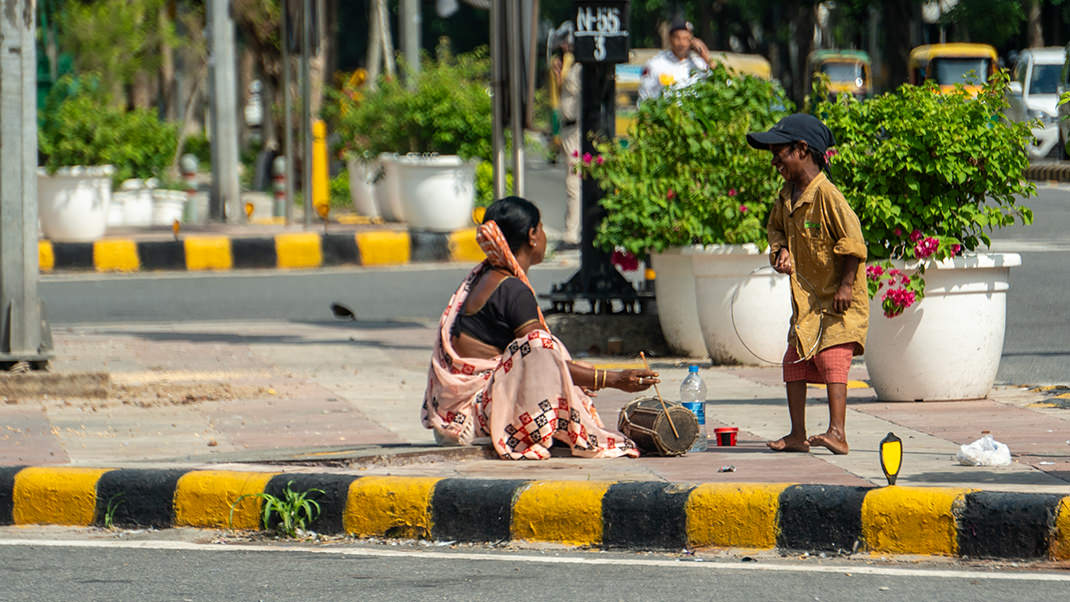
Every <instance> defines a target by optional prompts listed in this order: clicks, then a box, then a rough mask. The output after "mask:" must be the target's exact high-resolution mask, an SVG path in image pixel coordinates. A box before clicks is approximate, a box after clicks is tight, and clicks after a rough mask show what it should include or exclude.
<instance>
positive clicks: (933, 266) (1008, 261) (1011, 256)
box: [892, 253, 1022, 270]
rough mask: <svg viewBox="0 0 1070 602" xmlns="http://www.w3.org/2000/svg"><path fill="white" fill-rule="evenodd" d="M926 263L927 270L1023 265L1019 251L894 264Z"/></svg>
mask: <svg viewBox="0 0 1070 602" xmlns="http://www.w3.org/2000/svg"><path fill="white" fill-rule="evenodd" d="M922 263H924V264H925V269H926V270H961V269H970V268H977V269H992V268H1015V267H1018V266H1020V265H1022V256H1021V255H1019V254H1018V253H966V254H964V255H959V256H957V257H950V258H948V259H941V260H940V261H933V260H931V259H927V260H923V261H917V260H915V261H910V262H906V261H903V260H900V259H893V260H892V265H894V266H896V267H898V268H899V269H904V270H916V269H918V267H919V266H920V265H921V264H922Z"/></svg>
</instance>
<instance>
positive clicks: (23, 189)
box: [0, 0, 52, 369]
mask: <svg viewBox="0 0 1070 602" xmlns="http://www.w3.org/2000/svg"><path fill="white" fill-rule="evenodd" d="M34 11H35V2H33V0H0V14H3V15H4V17H3V18H0V153H3V157H4V160H3V161H0V257H2V258H3V261H0V368H3V369H12V368H16V367H18V366H23V367H24V368H44V367H45V366H46V364H47V362H48V360H49V359H50V358H51V357H52V335H51V332H50V330H49V328H48V324H47V323H46V322H45V319H44V307H43V305H42V303H41V300H40V298H39V297H38V294H37V279H38V248H37V246H38V245H37V48H36V45H35V40H34V21H35V15H34Z"/></svg>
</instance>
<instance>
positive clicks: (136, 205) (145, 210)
mask: <svg viewBox="0 0 1070 602" xmlns="http://www.w3.org/2000/svg"><path fill="white" fill-rule="evenodd" d="M115 196H116V197H117V198H118V200H119V203H120V204H122V206H123V225H124V226H134V227H138V228H142V227H147V226H151V225H152V189H151V188H149V187H148V186H147V185H146V183H145V180H139V179H130V180H124V181H123V183H122V184H120V185H119V190H118V192H116V193H115Z"/></svg>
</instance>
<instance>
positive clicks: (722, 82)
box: [581, 65, 789, 256]
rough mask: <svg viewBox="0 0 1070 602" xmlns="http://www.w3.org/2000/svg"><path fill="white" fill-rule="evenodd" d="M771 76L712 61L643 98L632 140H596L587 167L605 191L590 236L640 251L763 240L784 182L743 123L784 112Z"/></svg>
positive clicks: (758, 126)
mask: <svg viewBox="0 0 1070 602" xmlns="http://www.w3.org/2000/svg"><path fill="white" fill-rule="evenodd" d="M788 105H789V101H788V100H787V99H786V98H785V96H784V92H783V90H782V89H780V87H779V86H777V85H776V84H774V83H771V82H768V81H765V80H761V79H757V78H754V77H750V76H744V75H741V74H738V73H735V72H733V71H731V70H729V69H727V68H725V67H724V66H721V65H718V66H716V67H714V68H713V69H711V70H710V73H709V77H707V78H706V79H704V80H701V81H699V82H697V83H696V84H694V85H692V86H690V87H688V88H687V89H686V90H684V91H682V92H680V93H677V94H667V95H663V96H662V97H660V98H656V99H650V100H647V101H645V102H643V104H642V105H640V107H639V111H638V118H637V121H636V125H635V127H634V128H633V129H632V131H630V132H629V140H628V141H627V142H625V141H613V142H600V143H598V144H597V145H596V148H597V150H598V153H599V155H598V156H596V157H586V156H585V157H583V158H582V161H581V169H582V171H583V173H584V174H585V177H593V178H595V179H596V180H597V181H598V184H599V185H600V186H601V187H602V189H603V190H604V191H605V195H604V196H603V197H602V206H603V207H604V208H605V209H606V211H607V215H606V217H605V219H604V220H603V221H602V224H601V226H600V227H599V231H598V233H597V236H596V239H595V244H597V245H598V246H600V247H602V248H604V249H612V248H614V247H623V248H625V249H626V250H628V251H630V252H632V253H634V254H636V255H639V256H642V255H645V254H646V253H647V252H649V251H655V252H656V251H661V250H663V249H665V248H666V247H672V246H680V245H688V244H694V243H699V244H713V243H729V244H740V243H748V242H755V243H762V244H764V242H765V223H766V215H767V213H768V209H769V205H770V202H771V201H772V200H773V199H775V198H776V194H777V191H778V190H779V189H780V187H781V185H782V183H781V181H780V179H779V178H778V177H777V176H776V174H775V173H774V172H773V169H772V167H771V165H770V162H769V160H770V157H769V154H768V153H763V152H758V151H755V150H754V149H752V148H750V147H749V146H748V145H747V142H746V138H745V137H746V134H747V133H748V132H753V131H758V130H765V129H768V128H769V127H770V126H772V125H773V124H774V123H776V121H777V120H778V119H779V118H780V117H782V116H784V115H785V114H787V110H786V109H785V107H787V106H788Z"/></svg>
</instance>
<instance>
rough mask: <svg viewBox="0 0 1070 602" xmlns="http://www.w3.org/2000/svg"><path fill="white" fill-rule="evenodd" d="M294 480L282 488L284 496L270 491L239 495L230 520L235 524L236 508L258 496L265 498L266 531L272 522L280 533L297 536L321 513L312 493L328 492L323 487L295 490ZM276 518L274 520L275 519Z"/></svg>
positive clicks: (263, 513)
mask: <svg viewBox="0 0 1070 602" xmlns="http://www.w3.org/2000/svg"><path fill="white" fill-rule="evenodd" d="M292 485H293V481H288V482H287V483H286V487H284V488H283V490H282V497H281V498H280V497H276V496H274V495H272V494H270V493H247V494H245V495H242V496H238V499H236V500H234V503H232V504H231V505H230V518H229V519H228V522H229V523H230V524H231V525H233V524H234V508H236V507H237V506H238V504H239V503H240V502H241V501H242V500H244V499H246V498H250V497H258V498H260V499H261V500H263V502H264V505H263V508H262V510H261V520H262V522H263V525H264V530H265V531H270V530H271V528H272V523H273V522H274V523H275V525H274V526H275V530H276V531H277V532H278V533H279V534H280V535H285V536H286V537H297V531H298V530H299V529H300V530H304V529H305V527H306V526H308V524H309V523H311V522H312V521H314V520H316V517H317V516H319V513H320V505H319V502H317V501H316V500H314V499H312V494H314V493H319V494H321V495H322V494H324V493H326V492H325V491H323V490H322V489H317V488H313V489H309V490H307V491H300V492H298V491H294V490H293V489H292ZM273 519H274V521H273Z"/></svg>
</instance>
